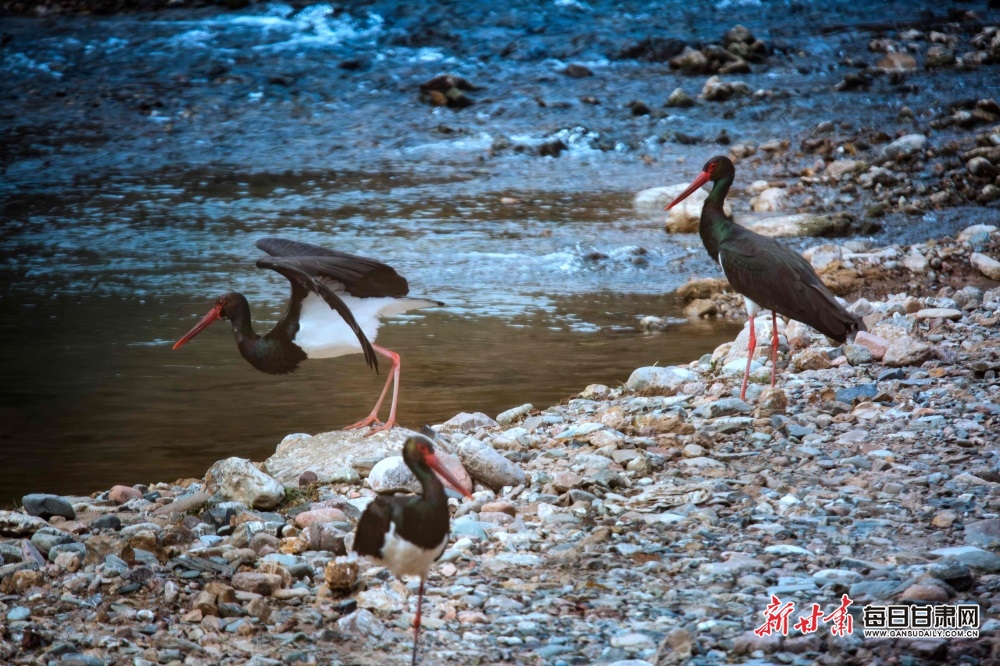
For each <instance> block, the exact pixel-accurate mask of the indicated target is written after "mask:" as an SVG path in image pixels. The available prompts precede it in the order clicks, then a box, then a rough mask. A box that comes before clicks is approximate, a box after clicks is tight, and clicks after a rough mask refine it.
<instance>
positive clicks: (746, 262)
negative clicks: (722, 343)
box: [667, 155, 865, 400]
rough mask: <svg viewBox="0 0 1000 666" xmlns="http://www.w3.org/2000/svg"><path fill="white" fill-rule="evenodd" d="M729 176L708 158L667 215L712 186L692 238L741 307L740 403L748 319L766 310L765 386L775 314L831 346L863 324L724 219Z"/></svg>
mask: <svg viewBox="0 0 1000 666" xmlns="http://www.w3.org/2000/svg"><path fill="white" fill-rule="evenodd" d="M735 176H736V168H735V167H734V166H733V163H732V161H731V160H730V159H729V158H728V157H725V156H721V155H720V156H718V157H713V158H712V159H710V160H709V161H708V162H707V163H706V164H705V168H704V169H702V172H701V174H699V175H698V177H697V178H695V179H694V182H693V183H691V186H690V187H688V188H687V189H686V190H684V192H682V193H681V195H680V196H678V197H677V198H676V199H674V200H673V201H672V202H670V204H669V205H668V206H667V210H669V209H670V208H672V207H674V206H676V205H677V204H678V203H680V202H681V201H683V200H684V199H685V198H687V197H688V196H690V195H691V193H692V192H694V191H696V190H697V189H698V188H699V187H701V186H702V185H704V184H705V183H707V182H708V181H712V183H713V185H712V191H711V193H709V195H708V199H706V200H705V204H704V206H702V209H701V223H700V224H699V226H698V234H699V235H700V236H701V242H702V243H704V244H705V249H706V250H708V254H709V256H711V257H712V259H713V260H715V261H717V262H718V263H719V265H720V266H721V267H722V271H723V272H724V273H725V274H726V278H727V279H728V280H729V284H731V285H732V286H733V289H735V290H736V291H737V292H739V293H740V294H742V295H743V300H744V301H745V302H746V306H747V314H748V315H749V317H750V348H749V351H748V353H747V367H746V371H745V372H744V373H743V387H742V388H741V389H740V399H741V400H745V399H746V394H747V380H748V378H749V376H750V362H751V359H753V352H754V349H755V348H756V347H757V332H756V330H755V328H756V327H755V325H754V317H755V316H756V315H757V313H758V312H759V311H760V310H770V311H771V386H774V373H775V368H776V367H777V364H778V325H777V324H778V314H781V315H784V316H786V317H789V318H791V319H794V320H796V321H800V322H802V323H803V324H806V325H808V326H812V327H813V328H815V329H816V330H817V331H819V332H820V333H822V334H823V335H826V336H827V337H829V338H832V339H834V340H836V341H837V342H844V341H845V340H846V339H847V336H848V335H850V334H852V333H854V332H856V331H859V330H865V325H864V322H863V321H862V320H861V318H860V317H857V316H855V315H853V314H851V313H850V312H848V311H847V310H846V309H844V306H842V305H841V304H840V303H839V302H838V301H837V299H836V297H835V296H834V295H833V294H831V293H830V290H829V289H827V288H826V285H824V284H823V281H822V280H820V278H819V276H818V275H816V271H814V270H813V267H812V266H810V265H809V262H808V261H806V260H805V259H804V258H803V257H802V255H800V254H799V253H797V252H795V251H793V250H790V249H789V248H787V247H786V246H784V245H782V244H781V243H779V242H778V241H776V240H774V239H773V238H768V237H767V236H761V235H760V234H758V233H755V232H753V231H750V230H749V229H747V228H746V227H741V226H740V225H738V224H736V223H735V222H733V219H732V218H731V217H729V216H728V215H726V213H725V211H724V210H723V205H724V204H725V201H726V195H727V194H728V193H729V188H730V187H731V186H732V184H733V178H734V177H735Z"/></svg>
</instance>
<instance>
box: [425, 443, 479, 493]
mask: <svg viewBox="0 0 1000 666" xmlns="http://www.w3.org/2000/svg"><path fill="white" fill-rule="evenodd" d="M424 460H426V461H427V464H428V465H430V466H431V469H433V470H434V471H435V472H437V473H438V476H440V477H441V478H442V479H444V480H445V481H446V482H447V483H448V485H449V486H451V487H452V488H453V489H454V490H455V491H457V492H460V493H462V494H463V495H465V496H466V497H468V498H469V499H472V495H471V494H469V491H467V490H466V489H465V488H463V487H462V484H461V483H459V482H458V479H456V478H455V477H454V476H452V474H451V472H449V471H448V468H447V467H445V466H444V465H443V464H442V463H441V461H440V460H439V459H438V457H437V454H435V453H431V454H428V455H427V456H426V457H425V458H424Z"/></svg>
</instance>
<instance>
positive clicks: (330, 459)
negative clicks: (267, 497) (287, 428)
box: [264, 428, 417, 486]
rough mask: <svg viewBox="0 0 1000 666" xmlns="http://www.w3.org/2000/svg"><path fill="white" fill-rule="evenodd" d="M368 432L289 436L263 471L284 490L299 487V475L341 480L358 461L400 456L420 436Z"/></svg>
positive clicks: (396, 431) (397, 431)
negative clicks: (408, 442) (412, 438)
mask: <svg viewBox="0 0 1000 666" xmlns="http://www.w3.org/2000/svg"><path fill="white" fill-rule="evenodd" d="M367 432H368V429H367V428H362V429H357V430H335V431H333V432H323V433H319V434H318V435H303V434H295V435H288V436H287V437H285V438H284V439H283V440H281V443H280V444H278V448H277V449H275V451H274V455H273V456H271V457H270V458H268V459H267V460H265V461H264V467H266V468H267V471H268V473H270V474H271V476H273V477H274V478H276V479H278V481H281V483H283V484H284V485H285V486H297V485H298V479H299V475H300V474H302V472H305V471H307V470H310V471H313V472H315V473H316V477H317V479H318V480H319V481H321V482H325V481H329V480H330V479H331V478H337V477H340V476H341V472H342V471H343V470H344V469H349V468H351V466H352V464H353V463H354V461H355V460H357V459H359V458H368V459H371V458H379V459H381V458H387V457H389V456H398V455H401V452H402V450H403V443H404V442H405V441H406V438H407V437H409V436H410V435H415V434H417V433H415V432H413V431H412V430H407V429H406V428H393V429H392V430H388V431H385V430H383V431H382V432H377V433H374V434H372V435H368V434H366V433H367Z"/></svg>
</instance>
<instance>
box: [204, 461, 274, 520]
mask: <svg viewBox="0 0 1000 666" xmlns="http://www.w3.org/2000/svg"><path fill="white" fill-rule="evenodd" d="M207 487H208V490H209V492H212V493H218V494H219V495H221V496H222V497H224V498H225V499H226V500H228V501H232V502H240V503H242V504H245V505H247V506H250V507H253V508H255V509H264V510H268V509H273V508H274V507H276V506H278V505H279V504H280V503H281V501H282V500H284V499H285V487H284V486H283V485H281V482H280V481H278V480H277V479H275V478H274V477H273V476H271V475H270V474H267V473H266V472H262V471H261V470H259V469H257V466H256V465H254V464H253V463H252V462H250V461H249V460H247V459H246V458H235V457H234V458H226V459H225V460H220V461H219V462H217V463H215V464H214V465H212V468H211V469H209V470H208V473H207Z"/></svg>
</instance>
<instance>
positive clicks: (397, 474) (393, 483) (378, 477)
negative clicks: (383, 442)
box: [368, 448, 472, 493]
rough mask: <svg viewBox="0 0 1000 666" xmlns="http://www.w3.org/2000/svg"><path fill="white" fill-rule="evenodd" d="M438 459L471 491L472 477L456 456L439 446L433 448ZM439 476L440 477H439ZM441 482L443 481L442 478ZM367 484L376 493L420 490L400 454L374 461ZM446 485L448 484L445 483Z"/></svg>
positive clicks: (465, 488)
mask: <svg viewBox="0 0 1000 666" xmlns="http://www.w3.org/2000/svg"><path fill="white" fill-rule="evenodd" d="M435 453H436V454H437V458H438V460H440V461H441V463H442V464H443V465H444V466H445V468H446V469H447V470H448V471H449V472H451V475H452V476H454V477H455V480H456V481H458V482H459V483H460V484H461V485H462V488H463V489H464V490H466V491H468V492H472V479H471V478H470V477H469V473H468V472H467V471H466V470H465V467H464V466H463V465H462V463H461V461H460V460H459V458H458V456H454V455H452V454H450V453H448V452H447V451H442V450H441V449H440V448H437V449H435ZM439 478H440V477H439ZM442 483H444V481H443V480H442ZM368 485H369V487H370V488H371V489H372V490H374V491H375V492H377V493H394V492H411V493H417V492H420V490H421V488H420V482H419V481H418V480H417V477H415V476H413V472H411V471H410V468H409V467H407V466H406V462H404V461H403V457H402V456H389V457H388V458H385V459H383V460H380V461H378V462H377V463H375V466H374V467H372V471H371V472H369V474H368ZM445 487H448V484H445Z"/></svg>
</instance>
